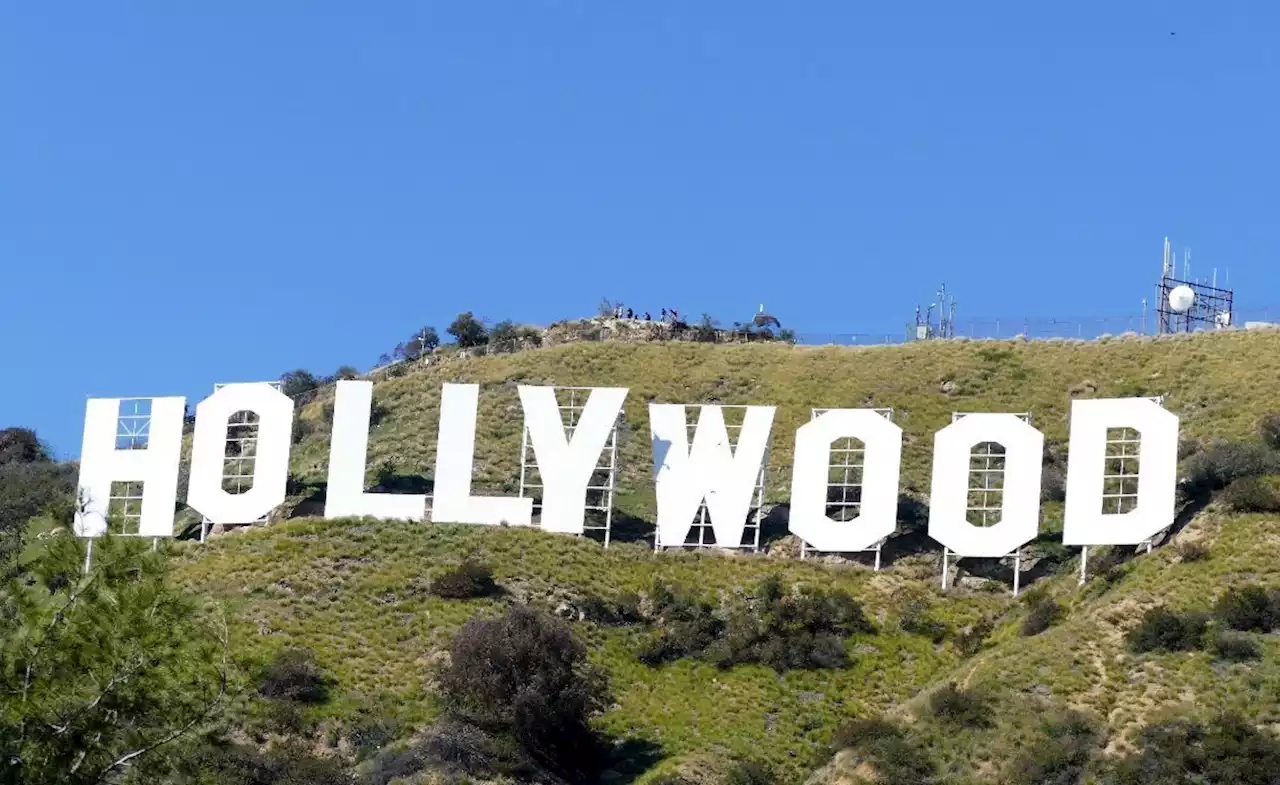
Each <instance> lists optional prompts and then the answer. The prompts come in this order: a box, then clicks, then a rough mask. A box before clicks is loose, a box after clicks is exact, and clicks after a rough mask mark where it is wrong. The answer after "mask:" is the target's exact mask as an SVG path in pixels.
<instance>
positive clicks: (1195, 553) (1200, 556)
mask: <svg viewBox="0 0 1280 785" xmlns="http://www.w3.org/2000/svg"><path fill="white" fill-rule="evenodd" d="M1174 551H1175V552H1176V553H1177V554H1178V558H1179V559H1181V560H1182V561H1183V562H1184V563H1191V562H1198V561H1204V560H1205V559H1207V558H1209V546H1207V545H1205V544H1203V543H1201V542H1196V541H1183V542H1179V543H1178V544H1177V545H1176V546H1174Z"/></svg>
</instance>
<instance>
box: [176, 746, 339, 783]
mask: <svg viewBox="0 0 1280 785" xmlns="http://www.w3.org/2000/svg"><path fill="white" fill-rule="evenodd" d="M179 771H180V772H181V773H182V774H184V775H186V778H185V779H184V780H182V781H184V782H200V783H204V782H215V783H217V785H350V783H351V775H350V774H348V773H347V772H345V771H344V770H343V767H342V765H341V763H339V762H338V761H336V760H334V759H332V758H319V757H316V756H315V755H314V754H313V753H312V752H311V750H309V749H307V748H306V747H305V745H303V744H301V743H299V742H296V741H293V742H287V743H285V744H283V745H280V746H278V747H273V748H272V749H271V750H270V751H267V752H263V751H261V750H259V749H258V748H256V747H253V746H250V745H247V744H233V743H227V742H210V743H206V744H203V745H201V746H199V747H197V748H196V749H195V750H193V751H192V752H191V753H190V754H189V755H187V756H184V758H183V760H182V761H181V762H180V764H179Z"/></svg>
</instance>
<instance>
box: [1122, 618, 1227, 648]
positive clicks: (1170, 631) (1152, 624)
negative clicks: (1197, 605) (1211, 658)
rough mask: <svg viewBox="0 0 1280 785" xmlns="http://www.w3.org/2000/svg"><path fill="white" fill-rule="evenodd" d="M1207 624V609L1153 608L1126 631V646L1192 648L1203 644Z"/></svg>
mask: <svg viewBox="0 0 1280 785" xmlns="http://www.w3.org/2000/svg"><path fill="white" fill-rule="evenodd" d="M1208 624H1209V615H1208V614H1207V613H1198V612H1194V611H1191V612H1187V613H1174V612H1173V611H1170V610H1168V609H1167V608H1152V609H1151V610H1149V611H1147V612H1146V614H1145V615H1144V616H1143V617H1142V621H1141V622H1140V623H1139V624H1138V626H1137V627H1134V628H1133V629H1132V630H1130V631H1129V648H1130V649H1131V650H1133V651H1134V652H1137V653H1142V652H1148V651H1194V650H1195V649H1199V648H1200V647H1201V646H1203V645H1204V636H1205V632H1206V630H1207V629H1208Z"/></svg>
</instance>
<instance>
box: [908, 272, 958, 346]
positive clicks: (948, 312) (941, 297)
mask: <svg viewBox="0 0 1280 785" xmlns="http://www.w3.org/2000/svg"><path fill="white" fill-rule="evenodd" d="M934 297H935V299H934V301H933V302H931V303H929V307H928V308H927V309H926V310H925V312H924V313H923V314H921V313H920V306H918V305H917V306H916V321H915V324H914V325H909V326H908V327H907V340H908V341H928V340H932V339H935V338H954V337H955V335H956V298H955V295H952V296H951V301H950V302H948V301H947V285H946V283H943V284H942V286H940V287H938V293H937V294H936V295H934ZM935 311H937V321H936V322H935V320H934V312H935Z"/></svg>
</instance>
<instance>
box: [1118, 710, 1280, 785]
mask: <svg viewBox="0 0 1280 785" xmlns="http://www.w3.org/2000/svg"><path fill="white" fill-rule="evenodd" d="M1277 771H1280V741H1277V740H1276V738H1275V737H1273V736H1271V735H1269V734H1264V733H1260V732H1259V731H1258V730H1257V729H1256V728H1254V727H1253V725H1252V724H1250V723H1249V722H1246V721H1245V720H1244V719H1243V718H1241V717H1239V716H1236V715H1230V714H1229V715H1223V716H1220V717H1217V718H1215V719H1214V720H1213V721H1212V722H1209V723H1207V724H1200V723H1196V722H1191V721H1189V720H1175V721H1173V722H1168V723H1163V724H1160V725H1149V726H1147V727H1146V728H1143V730H1142V733H1141V737H1140V740H1139V751H1138V752H1136V753H1134V754H1132V755H1129V756H1127V757H1125V758H1122V759H1120V760H1118V761H1117V762H1116V763H1115V764H1114V765H1113V766H1112V771H1111V776H1110V777H1107V778H1104V781H1106V782H1109V783H1115V784H1116V785H1185V784H1186V783H1223V785H1225V784H1226V783H1231V784H1232V785H1274V783H1275V781H1276V780H1275V773H1276V772H1277Z"/></svg>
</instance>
